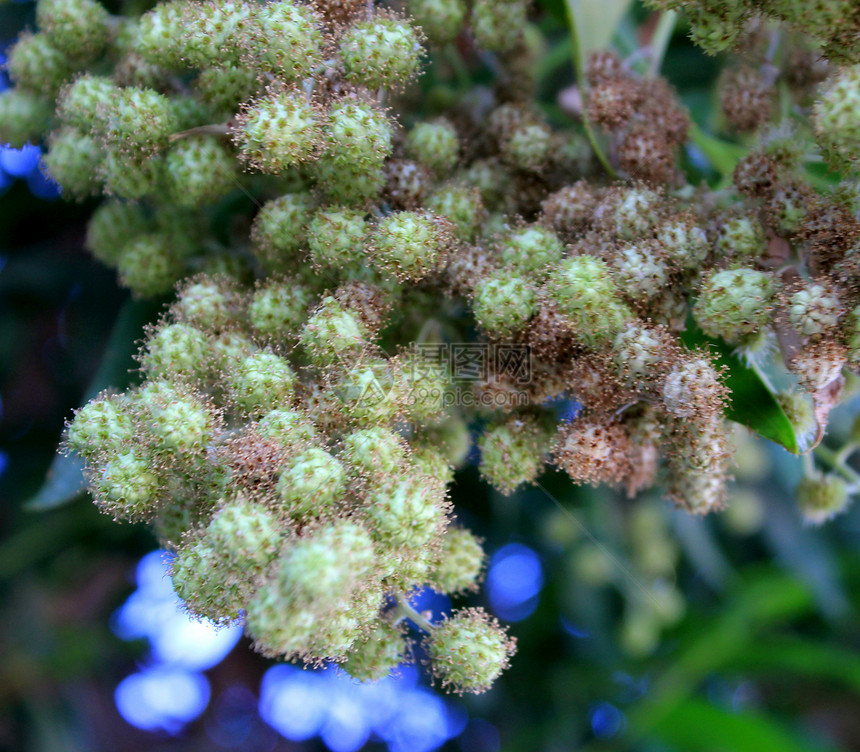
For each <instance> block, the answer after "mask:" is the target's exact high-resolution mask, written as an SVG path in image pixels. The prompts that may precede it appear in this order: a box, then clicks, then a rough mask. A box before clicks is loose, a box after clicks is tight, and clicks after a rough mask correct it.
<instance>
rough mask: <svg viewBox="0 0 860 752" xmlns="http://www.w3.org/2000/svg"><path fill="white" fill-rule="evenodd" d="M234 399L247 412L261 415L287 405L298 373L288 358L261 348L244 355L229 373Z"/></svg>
mask: <svg viewBox="0 0 860 752" xmlns="http://www.w3.org/2000/svg"><path fill="white" fill-rule="evenodd" d="M226 382H227V389H228V390H229V393H230V397H231V399H232V400H233V401H234V402H235V403H236V404H237V405H238V406H239V407H240V408H241V409H242V410H244V411H245V412H246V413H249V414H251V415H262V414H264V413H267V412H269V411H270V410H275V409H277V408H282V407H288V406H289V403H290V402H291V401H292V398H293V390H294V387H295V384H296V375H295V373H294V372H293V369H292V368H290V364H289V363H287V361H286V360H284V359H283V358H281V357H279V356H278V355H275V354H274V353H272V352H266V351H261V352H257V353H253V354H252V355H248V356H246V357H244V358H243V359H242V360H241V361H239V362H238V363H237V364H236V366H235V368H234V369H233V370H231V371H230V372H229V373H228V374H227V375H226Z"/></svg>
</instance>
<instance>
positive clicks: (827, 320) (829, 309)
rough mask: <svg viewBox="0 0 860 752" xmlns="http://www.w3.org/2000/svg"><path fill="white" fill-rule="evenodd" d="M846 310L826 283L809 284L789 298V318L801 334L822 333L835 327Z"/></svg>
mask: <svg viewBox="0 0 860 752" xmlns="http://www.w3.org/2000/svg"><path fill="white" fill-rule="evenodd" d="M844 312H845V309H844V308H843V306H842V303H841V302H840V300H839V296H838V295H837V294H836V293H835V292H833V291H832V290H828V289H827V288H826V287H825V286H824V285H819V284H811V285H807V286H806V287H805V288H803V289H802V290H798V291H797V292H796V293H794V294H793V295H792V296H791V297H790V298H789V308H788V318H789V320H790V321H791V323H792V326H794V328H795V329H797V331H799V332H800V333H801V334H821V333H822V332H826V331H828V330H830V329H833V328H835V327H836V325H837V324H838V323H839V317H840V316H841V315H842V314H843V313H844Z"/></svg>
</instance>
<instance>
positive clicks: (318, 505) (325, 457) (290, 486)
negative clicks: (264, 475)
mask: <svg viewBox="0 0 860 752" xmlns="http://www.w3.org/2000/svg"><path fill="white" fill-rule="evenodd" d="M345 488H346V473H345V471H344V468H343V465H342V464H341V463H340V462H339V461H338V460H337V459H335V458H334V457H332V456H331V455H330V454H329V453H328V452H327V451H325V449H320V448H319V447H311V448H310V449H306V450H305V451H303V452H302V453H301V454H298V455H296V456H295V457H293V458H291V459H290V460H289V462H287V464H286V465H285V466H284V468H283V469H282V470H281V477H280V478H279V479H278V486H277V492H278V496H279V497H280V499H281V501H282V502H283V503H284V506H285V507H286V510H287V512H288V514H289V515H290V516H291V517H295V518H298V519H300V520H308V519H311V518H313V517H319V516H324V515H325V514H326V513H327V512H329V511H330V508H331V507H332V506H333V505H334V504H335V503H337V502H338V501H340V500H341V496H342V494H343V491H344V489H345Z"/></svg>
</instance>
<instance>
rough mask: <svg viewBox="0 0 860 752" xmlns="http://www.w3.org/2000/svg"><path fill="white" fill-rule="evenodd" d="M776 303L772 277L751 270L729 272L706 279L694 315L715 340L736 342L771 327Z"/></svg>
mask: <svg viewBox="0 0 860 752" xmlns="http://www.w3.org/2000/svg"><path fill="white" fill-rule="evenodd" d="M773 301H774V285H773V280H772V278H771V277H770V275H768V274H766V273H765V272H760V271H756V270H755V269H748V268H747V269H743V268H742V269H726V270H725V271H720V272H716V273H714V274H711V275H710V276H709V277H708V278H707V279H705V281H704V283H703V285H702V287H701V289H700V290H699V299H698V301H696V305H695V307H694V308H693V315H694V316H695V317H696V321H697V322H698V324H699V326H701V327H702V329H703V330H704V331H705V332H706V333H708V334H710V335H711V336H712V337H722V338H723V339H725V340H726V341H727V342H731V343H737V342H739V341H740V340H742V339H743V338H744V337H747V336H749V335H751V334H754V333H755V332H757V331H759V330H760V329H762V328H763V327H764V326H766V325H767V324H768V322H769V319H770V312H771V307H772V305H773Z"/></svg>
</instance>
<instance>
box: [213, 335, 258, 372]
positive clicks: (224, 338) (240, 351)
mask: <svg viewBox="0 0 860 752" xmlns="http://www.w3.org/2000/svg"><path fill="white" fill-rule="evenodd" d="M257 350H258V348H257V346H256V345H255V344H254V343H253V342H252V341H251V340H250V339H249V338H248V337H246V336H245V335H244V334H241V333H239V332H237V331H234V330H232V329H225V330H223V331H222V332H221V333H220V334H218V336H217V337H215V338H214V339H213V340H212V355H213V356H214V357H213V360H214V362H215V363H218V364H220V366H221V368H222V369H225V370H229V369H230V368H234V367H235V366H236V365H237V364H238V363H240V362H241V361H242V360H243V359H244V358H245V356H246V355H249V354H250V353H253V352H257Z"/></svg>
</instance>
